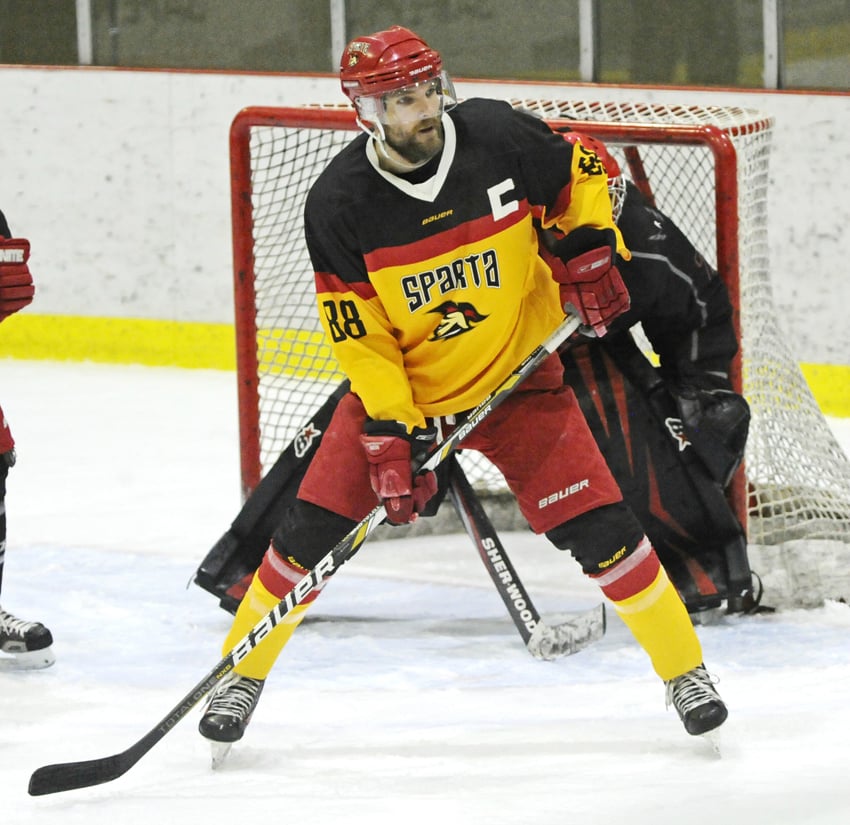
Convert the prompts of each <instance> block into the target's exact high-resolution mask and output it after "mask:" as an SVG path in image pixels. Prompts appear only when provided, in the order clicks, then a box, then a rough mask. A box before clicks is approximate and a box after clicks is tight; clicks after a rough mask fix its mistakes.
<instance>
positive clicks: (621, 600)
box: [199, 27, 727, 760]
mask: <svg viewBox="0 0 850 825" xmlns="http://www.w3.org/2000/svg"><path fill="white" fill-rule="evenodd" d="M340 78H341V83H342V89H343V92H344V93H345V94H346V96H347V97H348V98H349V100H350V101H351V102H352V103H353V105H354V107H355V109H356V111H357V116H358V121H359V123H360V125H361V127H362V128H363V130H364V132H365V133H366V134H365V135H361V136H360V137H359V138H356V139H354V140H353V141H352V142H351V143H350V144H349V145H348V146H347V147H346V148H345V149H343V150H342V152H340V154H339V155H337V157H336V158H334V160H332V161H331V163H330V164H329V165H328V167H327V169H326V170H325V171H324V172H323V174H322V175H321V176H320V177H319V179H318V180H317V181H316V183H315V184H314V186H313V188H312V190H311V192H310V194H309V196H308V199H307V205H306V209H305V232H306V239H307V246H308V249H309V252H310V256H311V259H312V263H313V268H314V271H315V284H316V291H317V301H318V308H319V313H320V317H321V319H322V323H323V326H324V328H325V332H326V334H327V336H328V339H329V340H330V341H331V342H332V344H333V347H334V353H335V355H336V357H337V360H338V361H339V363H340V365H341V367H342V369H343V371H344V372H345V373H346V374H347V376H348V378H349V379H350V381H351V392H349V393H347V394H346V395H345V396H344V397H343V398H342V399H341V401H340V403H339V405H338V406H337V408H336V410H335V412H334V415H333V418H332V419H331V422H330V424H329V427H328V429H327V430H326V432H325V434H324V437H323V438H322V441H321V444H320V445H319V447H318V450H317V452H316V454H315V456H314V457H313V460H312V461H311V462H310V465H309V467H308V469H307V472H306V475H305V476H304V479H303V481H302V482H301V485H300V488H299V491H298V497H297V499H296V501H295V502H294V504H293V506H291V507H290V508H288V510H287V511H286V512H285V513H284V514H283V516H282V518H281V520H280V523H279V526H278V528H277V530H276V531H275V533H274V536H273V538H272V542H271V545H270V547H269V549H268V551H267V552H266V554H265V556H264V557H263V560H262V562H261V564H260V567H259V569H258V571H257V573H256V575H255V576H254V578H253V580H252V582H251V585H250V587H249V589H248V592H247V593H246V595H245V598H244V599H242V602H241V604H240V606H239V609H238V610H237V612H236V616H235V618H234V622H233V625H232V627H231V630H230V632H229V633H228V635H227V637H226V639H225V641H224V648H225V650H230V649H231V648H232V647H233V646H234V645H235V644H236V643H237V642H238V641H239V640H240V639H241V638H242V637H243V636H245V635H246V634H247V632H248V631H249V630H250V629H251V628H252V627H253V626H254V625H255V624H256V623H257V622H258V621H259V620H260V619H261V618H262V617H264V616H265V615H266V614H267V613H268V612H269V611H270V610H271V609H272V608H273V607H274V606H275V605H276V604H277V603H278V601H279V600H281V599H282V598H283V597H284V596H285V594H286V593H287V592H289V590H290V589H291V588H292V587H293V586H294V584H295V583H296V582H298V581H300V580H301V579H302V577H303V576H304V575H305V573H306V571H307V570H309V569H312V568H313V567H314V566H315V565H316V563H317V562H318V561H319V560H320V559H321V558H322V557H323V556H324V555H325V554H326V553H327V551H328V550H329V549H330V547H332V546H333V545H335V544H336V543H337V542H338V541H339V540H340V539H341V538H342V537H343V536H345V535H346V534H347V533H348V532H350V531H351V530H352V528H353V527H354V526H355V525H356V524H357V523H358V522H360V521H361V520H362V519H364V518H365V517H366V516H367V515H368V514H369V513H370V512H371V511H372V509H373V508H374V507H375V503H376V496H377V498H378V499H379V500H380V501H381V502H383V504H384V506H385V508H386V514H387V519H388V520H389V521H390V522H391V523H396V524H402V523H407V522H409V521H411V520H413V519H415V518H416V517H417V514H418V513H420V512H422V510H423V509H424V507H425V505H426V504H427V502H428V500H429V498H430V497H431V496H432V495H433V494H434V492H435V490H436V483H435V481H434V479H433V477H432V476H431V475H430V474H426V475H421V474H420V475H416V476H414V475H413V473H412V469H411V461H412V459H415V458H416V457H417V456H418V455H420V454H421V453H423V452H426V451H427V450H428V449H429V447H430V446H431V445H432V444H433V443H434V441H435V439H436V437H437V435H438V432H439V431H442V432H443V433H445V432H446V431H447V428H451V427H453V426H454V424H455V421H456V417H460V416H462V415H463V413H464V412H465V411H468V410H470V409H472V408H474V407H475V405H476V404H478V403H479V402H481V401H482V400H483V399H484V398H485V397H486V396H487V394H488V393H489V392H490V391H491V390H493V389H494V388H495V387H497V386H498V385H499V383H500V382H501V381H502V380H503V379H505V378H506V377H507V376H508V375H509V374H510V372H511V371H512V370H513V369H514V368H515V367H516V365H517V364H518V363H519V362H520V361H522V359H523V358H524V357H525V356H526V355H527V354H528V353H529V352H531V351H532V350H533V349H534V348H535V347H536V346H537V345H538V344H539V343H540V342H541V341H542V340H543V339H544V338H545V337H546V336H547V335H548V334H549V333H550V332H552V331H553V330H554V328H555V327H556V326H557V325H558V324H559V323H560V321H561V320H562V319H563V313H564V307H565V306H566V305H567V304H569V305H570V306H571V307H573V308H575V309H577V311H578V313H579V314H580V316H581V318H582V321H583V322H584V323H585V324H586V325H587V327H589V328H592V329H593V331H594V332H595V334H597V335H600V336H601V335H604V334H605V333H606V331H607V327H608V325H609V323H611V322H612V320H613V319H614V318H616V316H617V315H619V314H620V313H622V312H623V311H624V310H625V309H626V308H627V307H628V294H627V292H626V290H625V288H624V286H623V283H622V279H621V277H620V274H619V272H618V270H617V267H616V266H615V256H616V255H617V253H619V254H620V255H622V256H623V258H624V259H627V258H628V256H629V252H628V250H627V249H626V248H625V246H624V244H623V243H622V239H621V237H620V235H619V232H618V230H617V228H616V226H615V225H614V223H613V220H612V214H611V203H610V200H609V197H608V190H607V177H606V174H605V169H604V167H603V166H602V164H601V163H600V162H599V161H598V159H597V161H596V162H595V163H594V162H589V154H590V153H582V152H580V151H576V150H575V148H574V147H573V146H571V145H570V144H569V143H567V142H566V141H564V140H563V139H562V138H561V137H560V136H558V135H556V134H554V133H553V132H552V131H551V130H550V129H549V128H548V127H547V126H546V125H545V124H543V123H541V122H540V121H538V120H536V119H535V118H532V117H530V116H528V115H526V114H523V113H519V112H516V111H514V110H513V109H512V108H511V107H510V106H509V105H508V104H506V103H499V102H495V101H486V100H478V99H473V100H468V101H465V102H464V103H461V104H458V105H455V100H454V94H453V89H452V84H451V81H450V79H449V77H448V75H447V74H446V73H445V72H444V71H443V67H442V61H441V58H440V55H439V53H437V52H436V51H434V50H433V49H431V48H430V47H429V46H428V45H427V44H426V43H425V42H424V41H422V39H421V38H419V37H418V36H417V35H415V34H414V33H413V32H410V31H409V30H407V29H404V28H401V27H393V28H391V29H389V30H386V31H381V32H378V33H376V34H373V35H370V36H366V37H361V38H357V39H356V40H354V41H352V42H351V43H350V44H349V45H348V46H347V47H346V49H345V51H344V53H343V56H342V61H341V68H340ZM537 224H539V225H540V226H542V227H543V228H555V229H557V230H558V232H559V233H560V234H561V235H562V237H561V238H560V239H558V240H557V241H556V242H555V243H554V245H553V252H554V254H555V255H557V256H558V257H559V258H560V259H562V260H563V261H564V264H565V265H564V267H562V268H561V269H559V271H558V272H557V273H556V277H553V271H552V269H551V268H550V267H549V266H548V265H547V264H546V263H545V262H544V260H543V258H542V257H541V256H540V254H539V244H538V240H537V234H536V230H535V226H536V225H537ZM556 278H557V280H556ZM562 374H563V368H562V365H561V363H560V360H559V359H558V357H557V356H552V357H551V358H550V359H548V361H547V362H546V363H545V364H544V365H543V366H542V367H541V368H539V369H538V371H537V372H536V373H535V375H534V376H532V377H531V378H530V379H528V381H526V382H525V383H524V384H522V385H521V386H520V387H519V388H518V389H517V391H515V392H514V393H513V395H512V396H511V397H510V398H508V399H507V400H506V401H505V402H504V403H503V404H502V405H500V406H499V407H498V408H496V409H495V410H494V411H493V412H492V414H491V415H490V416H489V417H487V418H486V419H485V420H484V421H483V422H482V423H481V424H480V426H479V427H477V428H476V429H474V430H473V431H472V432H471V433H470V435H469V436H468V437H467V438H466V439H465V440H464V442H463V447H464V449H475V450H478V451H480V452H481V453H483V454H484V455H486V456H487V457H488V458H489V459H490V460H491V461H492V462H493V463H494V464H495V465H496V466H497V467H499V468H500V470H501V471H502V473H503V474H504V476H505V478H506V480H507V481H508V484H509V486H510V488H511V491H512V492H513V493H514V495H515V496H516V498H517V500H518V504H519V506H520V509H521V511H522V512H523V515H524V516H525V517H526V519H527V520H528V522H529V524H530V525H531V527H532V529H534V530H535V532H538V533H543V534H545V535H546V536H547V537H548V539H549V540H550V541H551V542H552V544H554V545H555V546H556V547H558V548H560V549H564V550H569V551H570V553H571V554H572V555H573V556H574V558H575V559H576V560H577V561H578V562H579V563H580V564H581V566H582V569H583V570H584V572H585V573H586V574H587V575H588V576H589V577H591V578H592V579H593V580H594V581H595V582H596V583H597V584H598V585H599V587H600V588H601V589H602V592H603V593H604V595H605V596H606V597H607V598H608V599H609V600H610V601H611V602H612V603H613V605H614V608H615V609H616V610H617V612H618V614H619V615H620V616H621V617H622V619H623V621H624V622H625V623H626V625H627V626H628V627H629V629H630V630H631V631H632V633H633V634H634V636H635V638H636V639H637V640H638V642H639V643H640V645H641V646H642V647H643V648H644V650H645V651H646V652H647V654H648V655H649V658H650V661H651V663H652V666H653V668H654V669H655V671H656V673H657V674H658V675H659V677H660V678H661V679H662V680H663V681H664V682H665V683H666V685H667V697H668V702H669V703H672V704H673V705H674V707H675V708H676V710H677V711H678V713H679V715H680V717H681V719H682V721H683V723H684V726H685V728H686V730H687V731H688V733H691V734H702V733H706V732H708V731H711V730H713V729H715V728H716V727H718V726H719V725H721V724H722V723H723V722H724V721H725V719H726V716H727V710H726V707H725V705H724V703H723V702H722V700H721V699H720V697H719V695H718V694H717V692H716V690H715V689H714V686H713V683H712V679H711V677H710V676H709V674H708V673H707V671H706V670H705V667H704V666H703V662H702V651H701V647H700V643H699V640H698V638H697V635H696V633H695V631H694V627H693V625H692V623H691V620H690V617H689V615H688V613H687V610H686V609H685V606H684V604H683V603H682V600H681V598H680V597H679V595H678V594H677V592H676V590H675V588H674V587H673V585H672V584H671V582H670V580H669V579H668V578H667V575H666V573H665V572H664V569H663V567H662V566H661V564H660V563H659V560H658V557H657V556H656V554H655V551H654V549H653V547H652V545H651V543H650V542H649V540H648V539H647V537H646V535H645V534H644V531H643V529H642V527H641V526H640V524H639V523H638V521H637V519H636V518H635V517H634V515H633V514H632V512H631V510H630V509H629V508H628V507H627V506H626V505H625V504H624V502H623V500H622V496H621V494H620V491H619V489H618V487H617V485H616V482H615V481H614V479H613V477H612V475H611V473H610V471H609V470H608V468H607V466H606V464H605V462H604V459H603V458H602V456H601V454H600V452H599V449H598V447H597V446H596V443H595V441H594V440H593V437H592V435H591V433H590V431H589V429H588V426H587V423H586V422H585V419H584V417H583V415H582V413H581V409H580V408H579V406H578V404H577V403H576V401H575V397H574V394H573V393H572V391H571V390H570V389H569V388H568V387H565V386H564V383H563V378H562ZM320 590H321V586H319V587H317V588H316V589H315V590H314V591H313V592H312V593H311V594H310V595H309V596H308V597H307V598H306V599H305V600H303V601H302V602H301V603H299V604H298V605H296V606H295V607H294V609H292V610H291V611H290V612H288V613H287V614H286V616H285V620H284V621H283V622H281V623H279V624H278V625H277V626H276V627H275V629H274V630H273V631H271V632H270V633H269V634H268V636H266V638H265V639H263V641H262V643H261V644H259V645H258V646H257V647H255V648H254V649H253V650H252V651H251V652H250V653H249V654H248V655H247V656H246V657H245V658H243V659H241V660H240V661H239V663H238V664H237V665H236V668H235V670H234V671H233V672H232V673H231V674H229V676H228V677H226V678H225V679H224V680H222V683H221V684H219V685H218V686H217V688H216V689H215V690H214V691H213V693H212V694H211V697H210V701H209V704H208V706H207V708H206V711H205V713H204V716H203V717H202V719H201V722H200V725H199V728H200V732H201V734H202V735H203V736H205V737H206V738H207V739H209V740H211V742H213V745H214V760H215V759H216V757H217V756H218V757H220V755H221V754H222V753H224V752H226V750H227V748H229V746H230V744H231V743H232V742H234V741H237V740H238V739H240V738H241V737H242V735H243V733H244V731H245V728H246V725H247V724H248V722H249V720H250V717H251V714H252V713H253V710H254V708H255V706H256V704H257V701H258V699H259V696H260V694H261V691H262V689H263V686H264V683H265V679H266V677H267V676H268V674H269V673H270V671H271V669H272V667H273V665H274V663H275V661H276V659H277V657H278V655H279V654H280V652H281V650H282V648H283V647H284V645H285V644H286V643H287V641H288V640H289V639H290V638H291V636H292V634H293V632H294V631H295V629H296V627H297V625H298V624H299V622H300V621H301V619H302V618H303V616H304V612H305V611H306V610H307V609H308V608H309V605H310V603H311V602H312V601H314V600H315V598H316V597H317V596H318V595H319V592H320ZM217 752H218V753H217Z"/></svg>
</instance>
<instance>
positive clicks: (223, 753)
mask: <svg viewBox="0 0 850 825" xmlns="http://www.w3.org/2000/svg"><path fill="white" fill-rule="evenodd" d="M232 747H233V743H232V742H210V756H211V759H212V769H213V770H214V771H215V770H218V769H219V768H220V767H221V766H222V765H223V764H224V761H225V759H227V754H229V753H230V749H231V748H232Z"/></svg>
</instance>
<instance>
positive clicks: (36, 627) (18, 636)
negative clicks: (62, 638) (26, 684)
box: [0, 607, 56, 670]
mask: <svg viewBox="0 0 850 825" xmlns="http://www.w3.org/2000/svg"><path fill="white" fill-rule="evenodd" d="M52 645H53V636H52V635H51V633H50V631H49V630H48V629H47V628H46V627H45V626H44V625H43V624H41V623H40V622H27V621H24V620H23V619H19V618H17V617H16V616H13V615H12V614H11V613H9V612H7V611H6V610H3V608H2V607H0V651H2V652H3V653H4V654H8V656H2V657H0V668H13V669H16V670H35V669H37V668H43V667H50V665H52V664H53V663H54V662H55V661H56V657H55V656H54V655H53V648H52Z"/></svg>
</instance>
